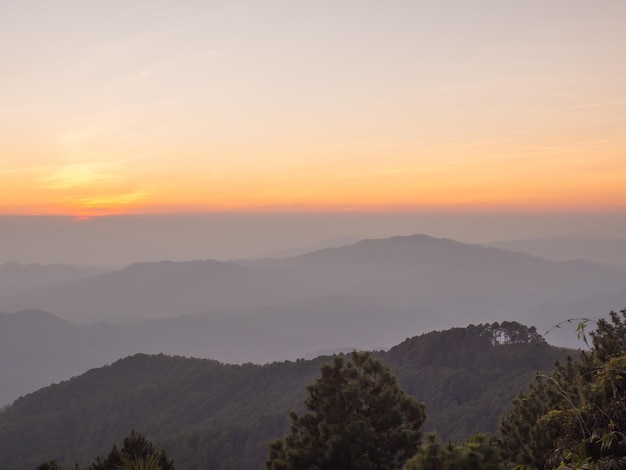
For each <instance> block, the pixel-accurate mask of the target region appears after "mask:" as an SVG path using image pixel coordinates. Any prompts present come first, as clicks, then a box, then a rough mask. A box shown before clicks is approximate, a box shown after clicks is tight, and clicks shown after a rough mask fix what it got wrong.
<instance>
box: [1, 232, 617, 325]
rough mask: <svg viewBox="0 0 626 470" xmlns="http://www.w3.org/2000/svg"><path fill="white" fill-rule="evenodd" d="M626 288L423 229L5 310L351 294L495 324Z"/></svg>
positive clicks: (607, 278)
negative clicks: (546, 305)
mask: <svg viewBox="0 0 626 470" xmlns="http://www.w3.org/2000/svg"><path fill="white" fill-rule="evenodd" d="M624 287H626V272H620V271H618V270H614V269H611V268H609V267H605V266H601V265H593V264H591V263H586V262H582V261H573V262H557V261H548V260H544V259H540V258H535V257H532V256H530V255H526V254H523V253H514V252H510V251H506V250H501V249H497V248H485V247H481V246H478V245H468V244H464V243H459V242H455V241H453V240H448V239H437V238H433V237H429V236H427V235H414V236H406V237H392V238H388V239H380V240H362V241H360V242H358V243H356V244H353V245H347V246H343V247H340V248H328V249H323V250H320V251H316V252H313V253H309V254H305V255H301V256H297V257H293V258H285V259H275V260H274V259H272V260H260V261H257V262H247V263H245V266H244V265H243V264H241V263H239V264H238V263H236V262H219V261H214V260H206V261H190V262H161V263H140V264H136V265H131V266H129V267H127V268H125V269H123V270H121V271H115V272H111V273H107V274H102V275H99V276H95V277H91V278H88V279H83V280H79V281H74V282H67V283H64V284H63V285H58V286H47V287H43V288H40V289H37V290H33V291H30V292H26V293H22V294H16V295H12V296H5V297H4V298H3V299H0V308H2V309H3V310H5V311H16V310H22V309H33V308H36V309H41V310H46V311H50V312H53V313H55V314H57V315H59V316H62V317H63V318H67V319H73V320H79V321H97V320H111V319H115V320H125V321H128V320H132V319H145V318H159V317H168V316H178V315H185V314H194V313H210V312H215V311H217V310H224V309H238V308H245V307H251V306H270V305H278V304H283V303H287V302H294V301H301V300H304V299H312V298H319V297H325V296H333V295H348V296H353V297H366V298H371V299H375V300H376V301H378V302H380V303H381V304H382V305H383V306H384V307H385V308H386V309H406V308H417V309H429V310H433V311H438V312H440V313H441V314H450V313H454V311H465V312H467V315H468V316H469V315H473V317H472V320H475V321H488V320H489V319H490V318H500V317H502V313H503V312H504V315H505V316H506V315H509V314H510V315H511V318H513V314H515V315H517V318H524V319H525V317H524V312H527V311H531V310H533V309H535V308H536V307H537V306H538V305H541V304H544V303H550V302H562V301H564V300H566V299H567V300H572V299H576V298H583V297H588V296H595V295H599V294H609V293H613V292H618V291H621V290H622V289H623V288H624ZM615 308H619V306H616V307H615ZM528 320H532V321H534V320H535V319H534V318H531V319H528Z"/></svg>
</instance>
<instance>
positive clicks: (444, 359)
mask: <svg viewBox="0 0 626 470" xmlns="http://www.w3.org/2000/svg"><path fill="white" fill-rule="evenodd" d="M572 353H573V351H572V350H568V349H563V348H556V347H554V346H550V345H549V344H547V343H546V342H545V341H544V340H543V339H542V338H541V336H539V335H538V334H537V332H536V330H535V329H534V328H532V327H531V328H527V327H525V326H523V325H520V324H519V323H516V322H503V323H502V324H498V323H493V324H491V325H489V324H483V325H470V326H468V327H466V328H452V329H450V330H446V331H434V332H431V333H426V334H424V335H421V336H418V337H415V338H411V339H408V340H406V341H404V342H403V343H401V344H399V345H398V346H395V347H393V348H392V349H390V350H389V351H388V352H387V353H386V354H385V356H384V359H385V361H386V362H387V363H388V364H389V365H390V366H391V368H392V369H393V370H394V372H395V373H396V374H397V375H398V379H399V382H400V384H401V385H402V387H403V388H404V390H406V391H407V392H408V393H409V394H411V395H413V396H414V397H415V398H417V399H418V400H420V401H423V402H424V403H425V404H426V412H427V416H428V418H427V421H426V424H425V426H424V429H426V430H432V431H437V432H438V434H439V435H440V436H441V437H442V438H443V440H444V441H445V440H447V439H448V438H452V439H462V438H466V437H467V436H469V435H471V434H473V433H474V432H476V431H480V432H495V431H496V430H497V428H498V417H499V416H500V415H501V414H502V412H503V410H504V409H505V408H506V407H507V406H508V404H509V403H510V402H511V400H512V399H513V397H515V395H517V393H518V392H519V391H520V390H521V389H523V388H524V387H525V386H526V384H527V383H528V382H529V380H530V379H531V378H532V377H533V376H534V374H535V372H537V371H549V370H551V369H552V368H553V366H554V361H555V360H556V359H564V358H565V357H566V356H567V355H568V354H572Z"/></svg>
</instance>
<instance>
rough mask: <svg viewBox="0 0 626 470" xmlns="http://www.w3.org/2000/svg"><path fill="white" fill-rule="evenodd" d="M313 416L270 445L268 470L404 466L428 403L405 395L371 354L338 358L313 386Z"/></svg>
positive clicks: (296, 420)
mask: <svg viewBox="0 0 626 470" xmlns="http://www.w3.org/2000/svg"><path fill="white" fill-rule="evenodd" d="M307 391H308V397H307V399H306V401H305V404H306V407H307V409H308V410H309V412H308V413H306V414H304V415H302V416H299V415H297V414H296V413H293V412H292V413H291V414H290V418H291V421H292V424H291V432H290V434H289V435H287V436H286V437H285V438H284V439H283V440H277V441H273V442H271V443H270V444H269V459H268V461H267V463H266V468H267V469H268V470H296V469H298V470H307V469H308V470H316V469H317V470H387V469H389V470H391V469H399V468H402V466H403V465H404V462H405V461H406V460H407V459H408V458H409V457H410V456H411V455H412V454H413V453H414V452H415V449H416V448H417V446H418V445H419V442H420V432H419V428H420V427H421V425H422V423H423V422H424V419H425V413H424V405H423V404H421V403H419V402H417V401H416V400H415V399H413V398H412V397H410V396H408V395H407V394H406V393H404V392H403V391H402V390H401V389H400V387H399V386H398V383H397V381H396V378H395V376H394V375H393V373H392V372H391V371H390V370H389V369H388V368H387V367H385V366H384V365H383V364H382V363H381V362H380V361H379V360H377V359H375V358H374V357H373V356H372V355H371V354H369V353H365V352H356V351H355V352H352V354H351V355H350V356H348V357H343V356H337V357H335V359H334V360H333V362H332V363H329V364H325V365H323V366H322V368H321V377H320V378H319V379H318V380H317V381H315V382H314V383H313V384H311V385H309V387H307Z"/></svg>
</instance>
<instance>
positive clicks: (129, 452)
mask: <svg viewBox="0 0 626 470" xmlns="http://www.w3.org/2000/svg"><path fill="white" fill-rule="evenodd" d="M37 470H63V468H62V467H61V465H60V464H59V462H57V461H56V460H50V461H47V462H44V463H43V464H41V465H39V466H38V467H37ZM71 470H80V467H79V465H78V464H74V466H73V467H72V469H71ZM87 470H175V467H174V462H173V461H172V460H170V459H169V458H168V457H167V453H166V452H165V451H164V450H161V451H158V450H157V449H156V447H154V444H152V443H151V442H149V441H148V440H147V439H146V438H145V437H143V436H142V435H141V434H140V433H138V432H137V431H134V430H133V431H131V432H130V434H129V435H128V436H127V437H125V438H124V443H123V445H122V448H121V449H118V448H117V446H116V445H115V444H114V445H113V449H111V452H109V454H108V455H107V456H106V457H104V458H103V457H96V459H95V460H94V462H93V463H92V464H91V465H90V466H89V467H88V468H87Z"/></svg>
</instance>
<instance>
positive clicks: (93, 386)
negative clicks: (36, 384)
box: [0, 324, 568, 470]
mask: <svg viewBox="0 0 626 470" xmlns="http://www.w3.org/2000/svg"><path fill="white" fill-rule="evenodd" d="M516 325H517V324H507V325H506V328H504V326H505V325H504V324H503V325H501V326H498V325H495V326H494V325H478V326H470V327H468V328H455V329H452V330H448V331H443V332H433V333H429V334H426V335H422V336H418V337H414V338H411V339H407V340H406V341H405V342H403V343H402V344H399V345H398V346H396V347H394V348H392V349H391V350H389V351H388V352H386V353H385V352H381V353H378V354H379V355H380V357H381V359H383V361H385V362H387V363H388V364H389V365H390V366H391V367H392V369H393V370H394V371H395V372H396V374H397V375H398V377H399V380H400V383H401V385H402V386H403V387H404V388H405V389H406V390H407V391H408V392H409V393H410V394H412V395H413V396H415V397H416V398H417V399H419V400H421V401H424V402H425V403H426V406H427V413H428V416H429V418H428V420H427V423H426V425H425V429H427V430H428V429H434V430H438V431H439V432H440V433H442V435H443V436H444V437H463V436H466V435H468V434H470V433H471V432H473V431H478V430H480V431H494V430H495V428H496V418H497V416H498V415H499V414H500V413H501V412H502V410H503V408H504V407H505V406H506V404H507V403H508V402H509V401H510V399H511V398H512V397H513V396H514V395H515V393H517V391H518V390H519V389H520V388H521V387H522V385H523V384H524V383H526V382H527V381H528V379H529V378H530V377H531V376H532V374H533V373H534V371H535V370H537V369H539V370H548V369H550V368H551V364H552V363H553V361H554V360H555V359H556V358H557V357H563V356H564V355H565V354H567V352H568V351H565V350H561V349H558V348H554V347H552V346H549V345H547V344H546V343H545V342H543V341H541V340H540V339H538V338H536V337H534V336H533V335H532V334H531V335H527V336H526V337H525V338H524V337H518V338H513V337H512V335H510V334H508V336H507V334H504V333H498V334H496V335H494V332H502V331H510V330H511V328H513V329H516V328H517V329H518V330H522V331H528V330H527V329H525V328H524V327H521V326H519V325H517V326H516ZM518 327H519V328H518ZM495 343H497V344H495ZM327 360H328V358H324V357H320V358H317V359H314V360H299V361H296V362H277V363H272V364H268V365H264V366H259V365H254V364H244V365H238V366H236V365H224V364H222V363H219V362H216V361H212V360H206V359H187V358H182V357H169V356H164V355H157V356H147V355H136V356H132V357H128V358H125V359H122V360H120V361H117V362H116V363H114V364H112V365H111V366H108V367H103V368H99V369H94V370H91V371H89V372H87V373H85V374H83V375H81V376H78V377H75V378H73V379H71V380H69V381H66V382H63V383H60V384H56V385H52V386H49V387H46V388H44V389H42V390H39V391H38V392H35V393H32V394H30V395H27V396H25V397H23V398H21V399H19V400H17V401H16V402H15V403H14V405H13V406H11V407H9V408H8V409H7V410H5V411H3V412H2V413H0V456H1V457H0V458H1V460H0V468H11V469H13V470H26V469H32V468H34V466H36V465H37V464H38V463H41V462H42V461H44V460H46V459H51V458H58V459H59V460H62V461H64V462H65V463H68V464H69V463H73V462H74V461H75V460H79V461H80V462H82V463H86V462H88V461H89V460H90V459H91V458H93V456H94V455H97V454H102V453H104V452H106V451H108V448H109V446H110V444H111V443H112V442H114V441H119V440H120V439H121V438H122V437H123V436H124V435H126V434H127V433H128V431H129V430H130V429H131V428H135V429H138V430H139V431H141V432H142V433H144V434H145V435H146V437H148V438H149V439H150V440H153V441H154V442H155V443H157V445H158V446H162V447H165V448H167V449H168V452H169V453H170V455H171V456H172V457H174V459H175V460H176V462H177V463H178V465H179V466H180V467H181V468H185V469H188V470H195V469H198V470H201V469H206V468H211V469H216V470H220V469H242V468H246V469H247V468H250V469H252V468H261V466H262V462H263V460H264V458H265V452H266V451H265V443H266V442H267V441H268V440H270V439H272V438H276V437H280V436H281V435H283V434H284V432H285V430H286V426H287V412H288V410H290V409H294V408H298V407H299V406H300V405H299V404H300V403H301V402H302V400H303V399H304V396H305V386H306V385H307V384H308V383H310V382H311V381H312V380H313V379H314V378H315V377H316V376H317V375H318V371H319V366H320V365H321V364H322V363H323V362H325V361H327ZM461 417H463V418H461Z"/></svg>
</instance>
